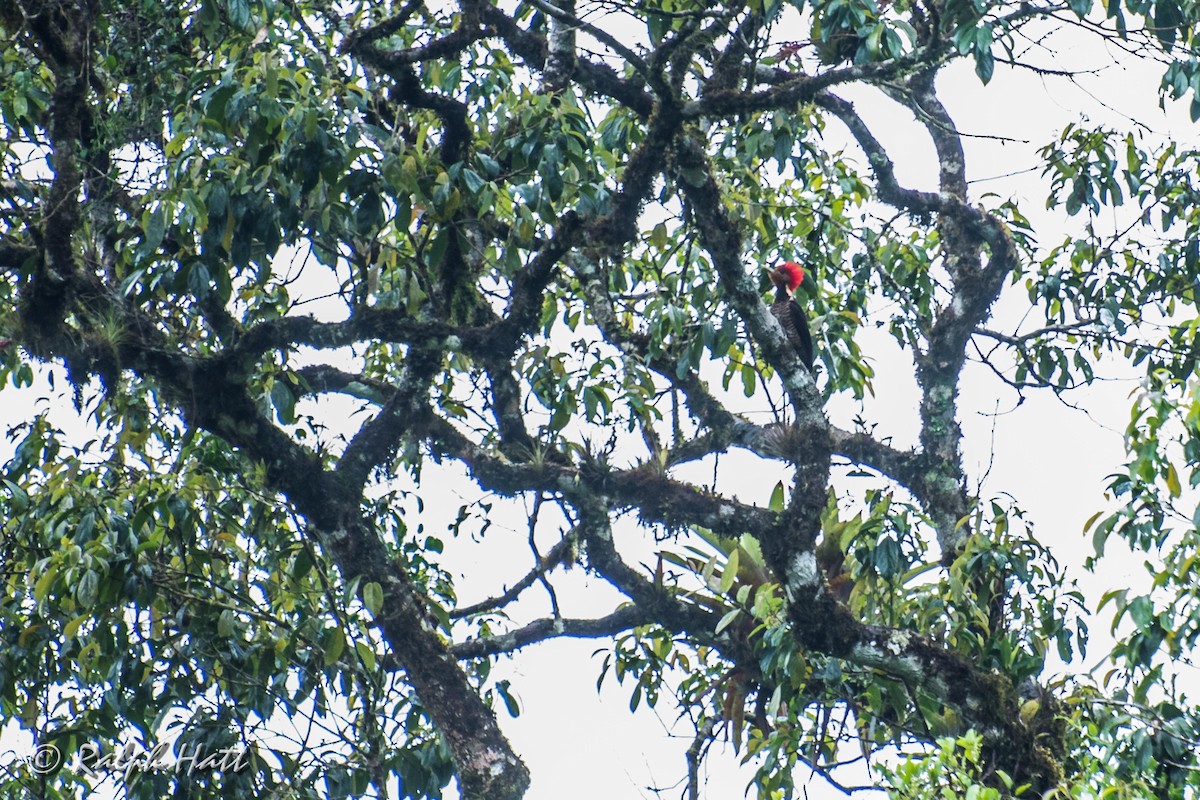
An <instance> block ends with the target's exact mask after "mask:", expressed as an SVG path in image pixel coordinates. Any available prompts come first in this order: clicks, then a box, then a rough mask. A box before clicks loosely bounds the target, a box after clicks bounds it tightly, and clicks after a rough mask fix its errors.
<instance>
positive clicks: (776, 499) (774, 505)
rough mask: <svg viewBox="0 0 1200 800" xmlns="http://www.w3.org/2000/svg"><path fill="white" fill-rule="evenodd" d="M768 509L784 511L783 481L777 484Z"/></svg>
mask: <svg viewBox="0 0 1200 800" xmlns="http://www.w3.org/2000/svg"><path fill="white" fill-rule="evenodd" d="M767 508H769V509H770V510H771V511H783V481H779V482H778V483H776V484H775V490H774V491H772V492H771V502H769V503H768V504H767Z"/></svg>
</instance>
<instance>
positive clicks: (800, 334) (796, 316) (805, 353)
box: [787, 300, 813, 372]
mask: <svg viewBox="0 0 1200 800" xmlns="http://www.w3.org/2000/svg"><path fill="white" fill-rule="evenodd" d="M787 313H788V318H789V319H788V321H789V322H790V323H791V325H790V327H791V328H792V330H794V331H795V332H796V341H795V345H796V353H797V354H798V355H799V356H800V360H801V361H803V362H804V366H806V367H808V371H809V372H812V371H813V341H812V334H811V333H809V332H808V317H806V316H805V315H804V309H803V308H801V307H800V304H799V303H797V302H796V301H795V300H792V301H791V302H789V303H788V306H787Z"/></svg>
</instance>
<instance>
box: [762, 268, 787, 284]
mask: <svg viewBox="0 0 1200 800" xmlns="http://www.w3.org/2000/svg"><path fill="white" fill-rule="evenodd" d="M763 272H765V273H767V275H769V276H770V278H771V283H773V284H775V285H776V286H778V285H779V282H780V281H782V280H783V276H782V275H780V274H779V270H777V269H775V268H774V267H763Z"/></svg>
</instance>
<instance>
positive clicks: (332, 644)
mask: <svg viewBox="0 0 1200 800" xmlns="http://www.w3.org/2000/svg"><path fill="white" fill-rule="evenodd" d="M345 649H346V634H345V633H343V632H342V629H341V628H333V629H332V630H331V631H330V632H329V638H327V639H326V640H325V658H324V661H325V666H327V667H330V666H333V665H334V664H335V663H337V660H338V659H339V658H341V657H342V652H343V651H344V650H345Z"/></svg>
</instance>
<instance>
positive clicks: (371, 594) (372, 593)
mask: <svg viewBox="0 0 1200 800" xmlns="http://www.w3.org/2000/svg"><path fill="white" fill-rule="evenodd" d="M362 594H363V605H365V606H366V607H367V610H368V611H370V612H371V616H373V617H378V616H379V611H380V609H382V608H383V587H382V586H380V585H379V584H378V583H376V582H375V581H371V582H370V583H367V584H365V585H364V586H363V587H362Z"/></svg>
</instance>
